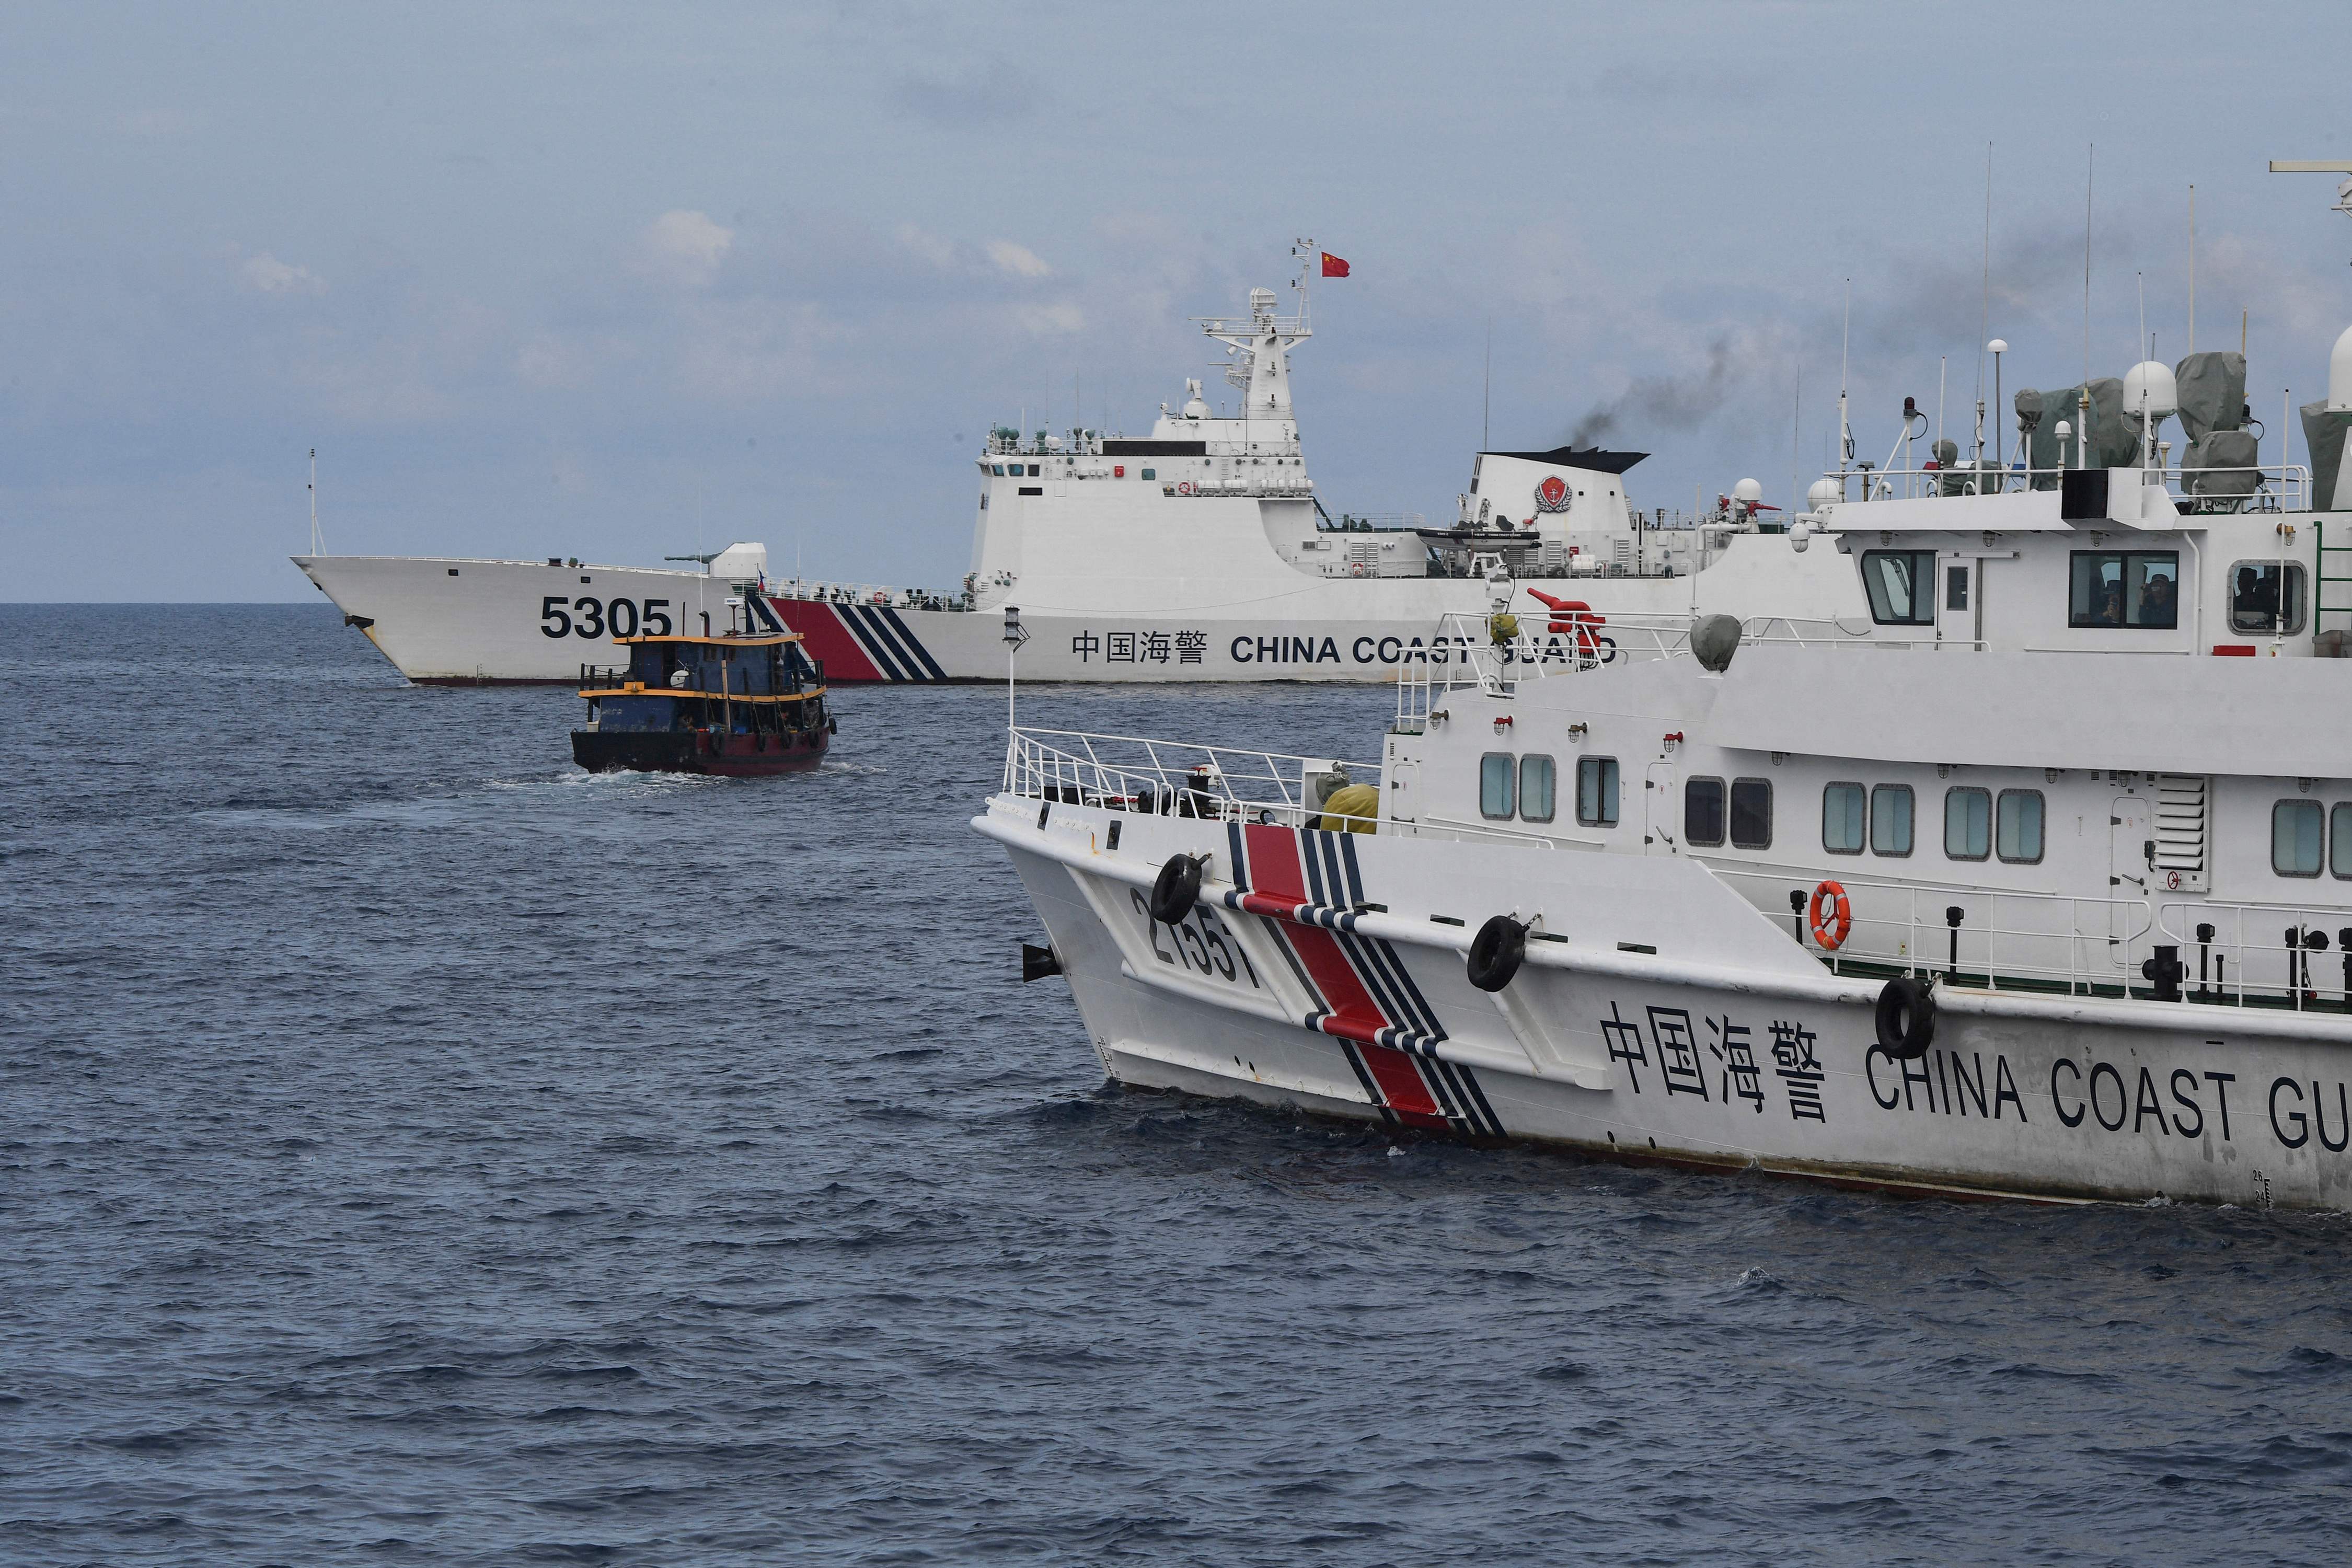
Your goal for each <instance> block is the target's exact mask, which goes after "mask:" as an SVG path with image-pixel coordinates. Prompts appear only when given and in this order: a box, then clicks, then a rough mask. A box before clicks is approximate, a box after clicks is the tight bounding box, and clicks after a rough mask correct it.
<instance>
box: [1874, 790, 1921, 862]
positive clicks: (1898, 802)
mask: <svg viewBox="0 0 2352 1568" xmlns="http://www.w3.org/2000/svg"><path fill="white" fill-rule="evenodd" d="M1911 815H1912V813H1911V786H1910V785H1909V784H1880V785H1879V786H1878V787H1877V788H1876V789H1874V790H1872V791H1871V792H1870V852H1871V853H1872V854H1873V855H1908V854H1910V853H1911Z"/></svg>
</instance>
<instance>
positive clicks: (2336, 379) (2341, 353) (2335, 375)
mask: <svg viewBox="0 0 2352 1568" xmlns="http://www.w3.org/2000/svg"><path fill="white" fill-rule="evenodd" d="M2327 406H2328V407H2329V408H2331V409H2339V410H2352V327H2347V328H2345V329H2344V335H2343V336H2342V337H2340V338H2338V339H2336V350H2335V352H2334V353H2330V354H2329V355H2328V356H2327Z"/></svg>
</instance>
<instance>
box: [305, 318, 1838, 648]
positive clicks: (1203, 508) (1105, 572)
mask: <svg viewBox="0 0 2352 1568" xmlns="http://www.w3.org/2000/svg"><path fill="white" fill-rule="evenodd" d="M1295 287H1296V288H1297V290H1298V309H1297V313H1296V314H1292V315H1280V314H1277V313H1276V310H1275V305H1276V296H1275V294H1274V291H1273V290H1271V289H1252V290H1251V292H1250V299H1249V304H1248V309H1247V310H1245V311H1244V313H1243V314H1241V315H1239V316H1234V317H1223V318H1214V319H1210V320H1204V321H1202V322H1201V326H1202V330H1203V331H1204V333H1205V334H1206V336H1207V337H1208V338H1209V339H1210V340H1211V341H1212V342H1216V343H1218V344H1219V345H1221V346H1222V347H1223V350H1224V351H1225V354H1226V365H1225V379H1226V382H1227V384H1228V385H1229V387H1230V390H1231V391H1232V392H1233V393H1234V399H1233V401H1232V403H1231V405H1230V406H1228V407H1225V408H1223V409H1219V408H1214V407H1213V406H1212V405H1211V404H1210V402H1209V400H1208V398H1207V397H1206V396H1205V395H1203V392H1202V384H1201V382H1200V381H1199V380H1197V379H1195V380H1192V381H1190V382H1188V384H1187V386H1186V396H1185V399H1184V401H1183V402H1182V404H1181V405H1180V406H1178V407H1175V408H1172V409H1171V408H1170V407H1168V406H1167V405H1162V406H1161V409H1160V414H1159V416H1158V417H1157V418H1156V419H1155V420H1154V422H1153V425H1152V427H1151V433H1150V435H1149V436H1147V437H1123V436H1114V435H1108V434H1106V433H1104V432H1102V431H1099V430H1091V429H1083V428H1079V429H1072V430H1069V431H1066V432H1064V433H1061V434H1058V435H1056V434H1053V433H1050V432H1047V431H1043V430H1031V431H1020V430H1013V429H1010V428H998V429H996V430H994V431H993V432H992V434H991V436H990V437H989V441H988V444H987V450H986V451H985V452H983V453H982V454H981V455H980V457H979V458H977V459H976V463H977V468H978V470H979V471H978V476H977V477H978V479H979V485H978V493H977V496H976V505H975V509H974V514H973V526H972V550H971V572H970V573H969V574H968V575H967V576H966V577H965V579H964V582H963V584H962V585H961V588H960V589H959V590H958V591H956V592H954V593H951V594H930V593H923V592H919V591H908V590H901V589H889V588H875V587H870V586H864V585H858V586H851V585H846V584H824V583H799V582H783V583H777V582H774V581H772V580H768V579H766V578H764V577H763V576H761V574H758V573H756V572H749V571H738V572H736V573H735V574H732V576H731V579H730V592H731V591H734V590H735V588H736V587H740V586H742V585H745V584H749V585H750V586H751V591H752V592H753V594H754V595H755V596H758V597H759V598H760V604H759V605H757V606H755V608H757V609H758V610H760V611H761V613H762V615H763V617H772V619H773V620H774V622H775V623H776V626H777V627H779V628H782V627H789V628H790V629H792V630H794V631H797V632H800V633H801V634H802V635H803V637H806V638H807V640H808V645H809V647H810V651H811V652H812V653H813V654H814V655H815V656H816V657H817V658H821V659H822V660H824V663H825V666H826V669H827V673H828V676H829V678H830V679H833V680H835V681H836V682H847V681H860V680H942V679H946V680H968V679H994V678H996V677H997V676H998V675H1000V674H1001V673H1002V671H1003V653H1002V648H1001V647H1000V645H999V643H998V640H997V634H998V622H999V615H998V612H1000V611H1001V610H1002V609H1003V607H1004V606H1006V605H1017V606H1019V607H1020V609H1021V610H1022V613H1023V617H1024V621H1025V623H1026V624H1027V626H1029V628H1030V629H1031V631H1032V633H1033V634H1034V640H1033V642H1032V643H1031V645H1030V647H1029V649H1028V650H1027V651H1026V652H1025V653H1024V656H1023V658H1024V669H1025V670H1026V672H1027V673H1028V674H1029V675H1030V676H1031V677H1032V678H1033V679H1082V680H1390V679H1394V678H1395V675H1396V671H1397V669H1398V668H1399V667H1400V666H1401V664H1402V662H1403V661H1404V660H1405V659H1407V658H1409V657H1410V656H1411V651H1412V648H1413V647H1416V646H1423V645H1425V644H1426V642H1427V640H1428V638H1429V637H1431V636H1432V635H1433V628H1434V626H1435V625H1436V622H1437V621H1438V619H1439V617H1440V616H1444V615H1445V614H1447V613H1449V612H1465V613H1466V612H1473V611H1479V612H1483V611H1485V610H1486V609H1487V608H1489V607H1490V606H1491V605H1492V603H1493V602H1494V600H1495V598H1496V582H1497V580H1498V579H1499V580H1500V582H1501V584H1502V595H1503V603H1504V604H1505V605H1507V607H1512V608H1516V609H1517V610H1518V611H1520V612H1522V613H1527V614H1541V613H1543V611H1544V607H1545V601H1544V600H1542V599H1539V598H1538V597H1537V596H1536V595H1534V594H1531V593H1529V592H1528V589H1529V588H1533V589H1537V590H1540V591H1541V592H1543V593H1544V594H1546V595H1549V597H1550V598H1552V599H1568V600H1573V601H1576V602H1580V603H1583V604H1586V605H1590V606H1591V609H1592V610H1593V611H1594V612H1595V613H1597V614H1600V615H1603V616H1608V615H1616V614H1625V613H1638V614H1662V613H1669V612H1675V613H1688V612H1691V611H1693V610H1697V611H1702V612H1710V613H1726V614H1732V615H1741V616H1746V615H1757V614H1764V613H1778V614H1784V615H1793V616H1822V617H1829V616H1839V615H1856V614H1860V613H1861V609H1862V606H1861V604H1860V601H1859V600H1858V599H1857V598H1855V596H1854V591H1853V582H1852V579H1851V575H1850V574H1844V573H1841V572H1837V571H1835V570H1833V569H1831V568H1829V567H1828V566H1827V565H1826V564H1825V563H1823V562H1822V561H1821V560H1820V558H1818V557H1814V558H1811V559H1808V558H1806V557H1805V556H1803V555H1801V553H1798V552H1793V551H1791V550H1790V548H1789V545H1788V542H1787V540H1786V537H1785V536H1784V535H1780V534H1777V533H1775V532H1773V531H1771V530H1772V529H1774V528H1775V527H1776V526H1777V525H1775V524H1774V523H1773V522H1771V521H1769V518H1768V516H1767V514H1766V509H1762V508H1760V507H1759V506H1758V505H1757V504H1755V498H1754V495H1753V493H1743V492H1739V491H1738V487H1735V494H1733V495H1729V496H1726V497H1725V498H1723V499H1722V500H1720V501H1719V502H1718V503H1717V507H1716V508H1715V509H1713V510H1710V511H1708V512H1707V513H1706V514H1705V515H1704V516H1692V515H1689V514H1673V515H1669V514H1667V513H1664V512H1663V511H1645V510H1642V509H1639V508H1637V507H1635V506H1633V504H1632V501H1631V499H1630V498H1629V497H1628V495H1627V493H1626V490H1625V479H1624V476H1625V473H1626V471H1627V469H1629V468H1632V467H1633V465H1634V464H1635V463H1637V462H1639V461H1640V460H1641V458H1642V456H1643V454H1641V453H1637V452H1609V451H1601V450H1598V449H1590V450H1572V449H1570V448H1569V447H1559V448H1557V449H1554V450H1549V451H1540V452H1485V453H1481V454H1479V455H1478V456H1477V458H1476V459H1475V463H1474V465H1473V468H1472V470H1471V475H1470V486H1469V490H1468V492H1467V493H1466V494H1465V495H1462V496H1459V497H1456V498H1454V500H1453V502H1452V503H1451V504H1450V507H1449V509H1448V510H1445V511H1444V512H1442V513H1441V514H1440V515H1438V516H1437V517H1435V518H1434V519H1433V518H1431V517H1429V516H1428V515H1426V514H1424V513H1418V512H1413V513H1405V512H1397V513H1385V514H1379V515H1355V514H1350V513H1346V512H1340V513H1336V514H1335V513H1334V512H1332V511H1331V510H1329V509H1328V507H1326V505H1325V504H1324V503H1323V501H1322V500H1320V499H1319V497H1318V493H1317V489H1316V484H1315V481H1314V480H1313V479H1311V478H1310V477H1309V475H1308V471H1307V459H1306V455H1305V449H1304V447H1303V445H1302V443H1301V441H1300V437H1299V429H1298V422H1297V412H1296V409H1295V407H1294V405H1293V402H1292V395H1291V365H1290V353H1291V351H1292V350H1293V349H1294V348H1295V347H1297V345H1298V344H1299V343H1300V342H1304V341H1305V340H1306V339H1307V337H1308V336H1309V335H1310V327H1309V323H1308V319H1307V289H1306V279H1305V277H1304V275H1303V274H1302V276H1301V277H1300V278H1299V279H1297V283H1296V284H1295ZM1752 489H1753V487H1752V482H1751V483H1750V485H1749V487H1748V492H1752ZM739 548H740V547H739ZM730 553H731V552H730ZM761 553H762V564H764V552H761ZM296 563H297V564H299V566H301V568H302V569H303V570H304V571H305V572H306V573H308V574H310V577H311V579H312V581H314V582H315V583H317V584H319V586H320V588H321V589H323V590H324V591H325V592H326V593H327V594H328V595H329V596H330V597H331V598H333V599H334V601H335V602H336V604H337V605H340V606H341V608H342V609H343V611H344V612H345V614H346V616H351V617H353V618H354V624H359V625H363V626H365V627H366V629H367V631H368V635H369V636H370V637H373V638H374V639H375V641H376V643H377V645H378V646H379V647H382V648H383V650H384V652H385V653H386V654H387V655H388V656H389V657H390V658H392V659H393V661H394V663H395V664H397V665H399V667H400V668H401V669H402V670H403V672H404V673H405V674H407V675H408V676H409V677H410V679H415V680H420V681H470V680H477V679H482V680H518V679H523V680H569V679H574V678H575V677H576V674H577V668H578V666H579V664H580V663H581V662H582V660H583V658H592V657H593V652H591V651H584V650H587V649H588V647H589V645H590V644H591V643H593V642H594V641H595V639H596V637H597V636H598V635H599V634H596V633H593V632H592V631H590V630H588V629H586V628H590V627H595V626H602V625H604V624H607V623H610V622H611V621H612V620H613V618H614V614H615V613H616V609H617V613H618V614H619V615H620V616H622V617H623V618H624V619H626V618H631V617H634V618H635V619H638V620H640V621H642V620H644V619H645V617H646V616H648V615H650V614H654V613H656V612H657V611H658V613H665V614H666V613H669V610H670V607H671V606H673V605H676V604H677V602H678V601H679V600H680V598H681V596H682V595H686V594H688V592H689V591H691V592H692V593H693V594H695V595H700V596H702V597H708V596H709V595H710V593H711V591H712V590H713V589H714V588H716V587H718V586H719V585H720V582H721V580H722V579H729V577H730V574H727V573H724V572H723V571H722V570H721V568H720V566H719V564H718V563H714V564H713V566H712V572H711V574H710V576H709V577H708V578H705V579H703V580H701V581H699V582H694V581H691V580H690V579H691V578H692V577H693V575H694V574H676V573H660V572H644V571H639V570H636V569H631V568H620V567H612V566H593V567H591V566H580V565H578V564H577V563H569V562H564V561H555V562H551V563H547V564H546V565H543V566H542V565H541V563H537V562H478V561H477V562H467V561H454V560H452V561H442V560H429V559H416V558H403V557H387V556H329V555H310V556H299V557H297V558H296ZM741 564H742V563H741V562H740V561H739V563H738V565H739V566H740V565H741ZM567 574H568V575H567ZM575 579H578V581H575ZM761 584H764V593H763V594H762V593H761ZM721 596H722V597H723V595H721ZM616 600H617V601H618V602H619V605H618V606H616V605H615V601H616ZM656 601H660V602H661V603H660V604H659V605H655V602H656ZM649 606H652V607H649ZM566 625H569V626H571V627H572V631H571V632H569V633H567V632H565V631H563V630H562V629H561V628H562V627H563V626H566ZM763 625H764V618H763ZM567 637H571V638H572V640H571V641H567V640H566V638H567ZM575 643H576V644H577V645H578V646H574V645H575Z"/></svg>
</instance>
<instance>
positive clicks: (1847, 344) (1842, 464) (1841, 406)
mask: <svg viewBox="0 0 2352 1568" xmlns="http://www.w3.org/2000/svg"><path fill="white" fill-rule="evenodd" d="M1852 351H1853V279H1851V278H1849V279H1846V280H1845V333H1844V336H1843V338H1841V339H1840V340H1839V342H1838V495H1839V497H1840V499H1843V497H1844V495H1845V471H1846V465H1847V464H1849V463H1851V462H1853V426H1852V425H1851V424H1849V423H1848V422H1847V420H1846V416H1845V391H1846V366H1847V364H1848V363H1850V358H1851V354H1852ZM1864 499H1865V500H1867V499H1868V498H1867V497H1865V498H1864Z"/></svg>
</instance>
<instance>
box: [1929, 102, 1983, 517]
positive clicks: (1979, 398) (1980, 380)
mask: <svg viewBox="0 0 2352 1568" xmlns="http://www.w3.org/2000/svg"><path fill="white" fill-rule="evenodd" d="M1991 331H1992V143H1991V142H1986V143H1985V221H1984V304H1983V309H1982V310H1981V312H1980V313H1979V316H1978V318H1977V342H1978V344H1979V347H1978V349H1977V452H1976V458H1977V462H1976V467H1977V474H1978V476H1979V485H1981V483H1982V476H1983V474H1984V441H1985V396H1984V356H1985V351H1984V349H1983V347H1982V346H1981V345H1982V344H1983V343H1984V342H1985V339H1986V337H1987V336H1988V334H1990V332H1991ZM1936 417H1937V422H1938V423H1939V424H1940V423H1941V422H1942V419H1943V414H1942V412H1941V411H1940V410H1938V412H1937V416H1936ZM1936 434H1937V436H1938V437H1941V436H1942V435H1943V432H1942V431H1941V430H1938V431H1937V432H1936Z"/></svg>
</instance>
